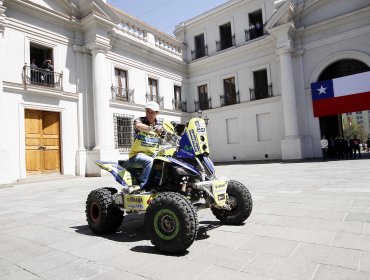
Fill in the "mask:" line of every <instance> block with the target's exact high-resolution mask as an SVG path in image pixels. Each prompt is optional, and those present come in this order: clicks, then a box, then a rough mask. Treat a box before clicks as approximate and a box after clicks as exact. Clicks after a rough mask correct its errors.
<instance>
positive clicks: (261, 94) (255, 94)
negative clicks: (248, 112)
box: [249, 84, 273, 101]
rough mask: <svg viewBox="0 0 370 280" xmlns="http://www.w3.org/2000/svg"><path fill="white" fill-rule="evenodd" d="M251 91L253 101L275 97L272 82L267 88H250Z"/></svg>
mask: <svg viewBox="0 0 370 280" xmlns="http://www.w3.org/2000/svg"><path fill="white" fill-rule="evenodd" d="M249 92H250V94H251V101H253V100H259V99H264V98H269V97H273V93H272V85H271V84H270V85H268V86H267V87H266V88H264V89H260V90H258V91H256V90H255V89H254V88H250V89H249Z"/></svg>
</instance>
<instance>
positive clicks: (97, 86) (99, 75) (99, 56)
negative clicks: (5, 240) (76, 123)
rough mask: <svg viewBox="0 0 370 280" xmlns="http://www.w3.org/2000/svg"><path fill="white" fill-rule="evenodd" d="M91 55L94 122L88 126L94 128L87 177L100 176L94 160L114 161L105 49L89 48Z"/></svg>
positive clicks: (115, 158) (90, 121) (115, 156)
mask: <svg viewBox="0 0 370 280" xmlns="http://www.w3.org/2000/svg"><path fill="white" fill-rule="evenodd" d="M89 49H90V50H91V53H92V85H93V109H94V120H88V125H92V124H93V126H94V131H95V146H94V148H93V150H92V151H89V152H88V153H87V159H86V160H87V162H86V169H87V172H86V173H87V174H86V175H88V176H101V172H102V171H101V169H100V168H99V167H97V166H96V165H95V164H94V161H95V160H106V161H116V160H117V155H116V152H115V150H114V148H113V144H114V135H113V116H112V113H111V110H110V105H109V99H110V83H109V82H108V75H109V73H110V72H108V71H107V69H108V66H107V60H106V57H105V54H106V52H107V48H106V47H104V46H100V45H93V46H91V45H90V46H89Z"/></svg>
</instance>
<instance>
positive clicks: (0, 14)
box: [0, 0, 7, 36]
mask: <svg viewBox="0 0 370 280" xmlns="http://www.w3.org/2000/svg"><path fill="white" fill-rule="evenodd" d="M3 2H4V1H3V0H0V35H1V36H2V34H4V30H5V27H6V26H7V23H6V17H5V10H6V7H4V6H3Z"/></svg>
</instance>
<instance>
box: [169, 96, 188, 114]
mask: <svg viewBox="0 0 370 280" xmlns="http://www.w3.org/2000/svg"><path fill="white" fill-rule="evenodd" d="M172 106H173V109H174V110H179V111H182V112H187V109H186V101H179V100H175V99H172Z"/></svg>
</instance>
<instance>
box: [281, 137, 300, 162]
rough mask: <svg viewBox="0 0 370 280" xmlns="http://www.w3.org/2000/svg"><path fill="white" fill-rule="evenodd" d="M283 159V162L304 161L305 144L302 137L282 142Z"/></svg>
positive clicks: (286, 139)
mask: <svg viewBox="0 0 370 280" xmlns="http://www.w3.org/2000/svg"><path fill="white" fill-rule="evenodd" d="M281 157H282V159H283V160H295V159H303V143H302V139H301V138H300V137H295V138H285V139H283V140H281Z"/></svg>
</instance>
